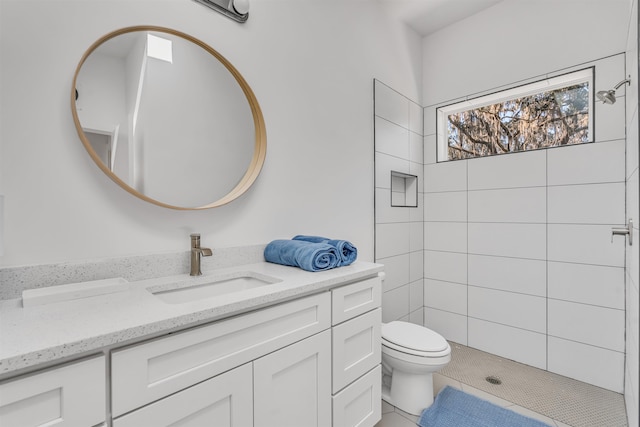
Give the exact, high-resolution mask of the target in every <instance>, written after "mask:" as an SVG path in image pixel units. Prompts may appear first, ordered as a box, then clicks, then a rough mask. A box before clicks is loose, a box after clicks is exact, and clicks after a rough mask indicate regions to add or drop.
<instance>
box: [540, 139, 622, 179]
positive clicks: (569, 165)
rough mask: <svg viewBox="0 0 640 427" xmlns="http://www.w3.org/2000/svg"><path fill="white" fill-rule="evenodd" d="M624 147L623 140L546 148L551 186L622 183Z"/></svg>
mask: <svg viewBox="0 0 640 427" xmlns="http://www.w3.org/2000/svg"><path fill="white" fill-rule="evenodd" d="M624 150H625V141H624V139H621V140H618V141H610V142H594V143H590V144H580V145H571V146H566V147H558V148H551V149H549V150H546V151H547V156H548V159H547V169H548V171H547V174H548V182H549V185H569V184H593V183H602V182H622V181H624V175H625V174H624Z"/></svg>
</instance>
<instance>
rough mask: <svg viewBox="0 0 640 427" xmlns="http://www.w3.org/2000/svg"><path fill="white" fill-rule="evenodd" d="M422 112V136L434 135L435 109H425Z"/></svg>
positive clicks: (433, 107) (432, 107)
mask: <svg viewBox="0 0 640 427" xmlns="http://www.w3.org/2000/svg"><path fill="white" fill-rule="evenodd" d="M423 111H424V135H425V136H427V135H435V134H436V107H435V106H431V107H425V108H424V109H423Z"/></svg>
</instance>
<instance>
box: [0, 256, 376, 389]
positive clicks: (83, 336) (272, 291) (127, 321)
mask: <svg viewBox="0 0 640 427" xmlns="http://www.w3.org/2000/svg"><path fill="white" fill-rule="evenodd" d="M383 268H384V267H383V266H382V265H381V264H374V263H369V262H355V263H353V264H351V265H349V266H346V267H340V268H336V269H332V270H327V271H322V272H313V273H311V272H307V271H304V270H301V269H299V268H295V267H286V266H282V265H278V264H272V263H267V262H260V263H255V264H248V265H239V266H235V267H228V268H221V269H216V270H214V271H203V275H202V276H199V277H190V276H189V275H188V274H182V275H175V276H170V277H161V278H156V279H146V280H139V281H134V282H130V283H129V285H128V287H127V290H124V291H121V292H115V293H111V294H106V295H101V296H94V297H88V298H82V299H77V300H71V301H63V302H57V303H51V304H46V305H39V306H34V307H27V308H23V306H22V299H20V298H18V299H10V300H5V301H0V379H4V378H7V377H10V376H12V375H14V374H18V373H22V372H25V371H28V370H32V369H34V367H38V365H42V366H48V365H51V364H53V363H55V362H63V361H67V360H70V359H73V358H78V357H81V356H84V355H90V354H95V353H98V352H100V351H102V350H103V349H104V348H113V347H116V346H119V345H127V344H131V343H134V342H138V341H142V340H144V339H148V338H152V337H157V336H160V335H163V334H165V333H168V332H174V331H176V330H180V329H185V328H188V327H192V326H196V325H200V324H203V323H207V322H211V321H214V320H219V319H223V318H225V317H230V316H234V315H237V314H240V313H245V312H248V311H251V310H255V309H258V308H263V307H267V306H270V305H274V304H278V303H281V302H284V301H288V300H291V299H294V298H299V297H302V296H306V295H311V294H314V293H318V292H322V291H326V290H329V289H331V288H333V287H336V286H339V285H342V284H347V283H349V282H353V281H357V280H360V279H364V278H367V277H372V276H375V275H376V274H377V273H378V272H381V271H383ZM243 272H251V273H255V274H256V275H257V276H258V277H259V276H260V275H264V276H269V277H272V278H276V279H279V280H281V281H279V282H277V283H273V284H269V285H265V286H261V287H257V288H253V289H246V290H242V291H237V292H233V293H229V294H226V295H221V296H216V297H211V298H205V299H200V300H197V301H194V302H187V303H181V304H170V303H166V302H164V301H162V300H161V299H160V298H158V297H156V296H154V295H153V294H152V293H151V292H150V291H158V290H163V289H168V288H175V287H176V285H175V284H176V283H177V284H178V285H177V286H178V287H182V286H190V285H194V284H202V283H206V282H207V281H210V280H211V278H212V277H215V278H216V279H221V278H224V277H225V276H226V277H233V276H234V275H237V274H240V273H243Z"/></svg>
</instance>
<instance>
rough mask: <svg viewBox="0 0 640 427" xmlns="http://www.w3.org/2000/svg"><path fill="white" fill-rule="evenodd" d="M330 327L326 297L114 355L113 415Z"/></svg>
mask: <svg viewBox="0 0 640 427" xmlns="http://www.w3.org/2000/svg"><path fill="white" fill-rule="evenodd" d="M330 324H331V310H330V296H329V293H328V292H325V293H323V294H318V295H313V296H311V297H307V298H301V299H299V300H295V301H291V302H288V303H285V304H280V305H277V306H273V307H269V308H265V309H262V310H258V311H254V312H250V313H247V314H244V315H241V316H237V317H233V318H230V319H224V320H221V321H219V322H215V323H212V324H209V325H206V326H202V327H199V328H194V329H190V330H188V331H185V332H179V333H176V334H173V335H169V336H167V337H163V338H159V339H156V340H153V341H148V342H145V343H142V344H138V345H134V346H131V347H129V348H125V349H123V350H117V351H114V352H113V353H112V359H111V360H112V381H113V386H112V387H113V403H112V404H113V414H114V416H119V415H122V414H124V413H126V412H129V411H132V410H134V409H136V408H138V407H140V406H143V405H145V404H147V403H150V402H153V401H155V400H158V399H161V398H163V397H165V396H168V395H169V394H172V393H175V392H177V391H180V390H183V389H185V388H187V387H190V386H192V385H193V384H196V383H198V382H201V381H204V380H206V379H208V378H211V377H213V376H215V375H218V374H220V373H222V372H225V371H227V370H229V369H232V368H234V367H236V366H238V365H240V364H243V363H246V362H249V361H251V360H253V359H256V358H258V357H260V356H263V355H265V354H267V353H269V352H272V351H274V350H277V349H278V348H281V347H283V346H285V345H288V344H291V343H294V342H296V341H299V340H301V339H303V338H306V337H308V336H310V335H312V334H315V333H317V332H320V331H322V330H324V329H327V328H329V327H330Z"/></svg>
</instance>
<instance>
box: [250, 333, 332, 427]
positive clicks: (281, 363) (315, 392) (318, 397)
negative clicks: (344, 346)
mask: <svg viewBox="0 0 640 427" xmlns="http://www.w3.org/2000/svg"><path fill="white" fill-rule="evenodd" d="M253 370H254V374H253V380H254V415H255V417H254V426H255V427H301V426H304V427H314V426H317V427H321V426H330V425H331V376H330V372H331V331H328V330H327V331H324V332H322V333H320V334H317V335H314V336H312V337H310V338H307V339H305V340H303V341H300V342H297V343H295V344H292V345H290V346H289V347H285V348H283V349H282V350H278V351H276V352H274V353H272V354H269V355H267V356H264V357H262V358H260V359H258V360H256V361H255V362H254V364H253Z"/></svg>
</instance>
